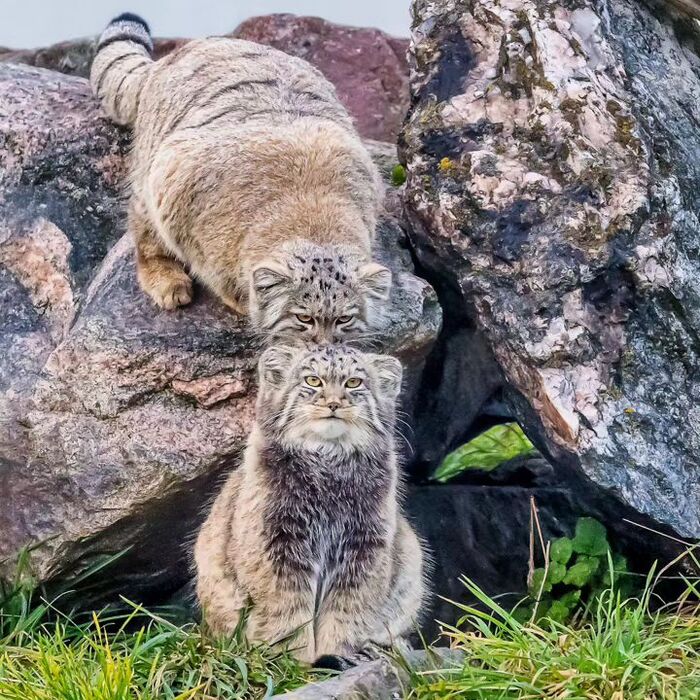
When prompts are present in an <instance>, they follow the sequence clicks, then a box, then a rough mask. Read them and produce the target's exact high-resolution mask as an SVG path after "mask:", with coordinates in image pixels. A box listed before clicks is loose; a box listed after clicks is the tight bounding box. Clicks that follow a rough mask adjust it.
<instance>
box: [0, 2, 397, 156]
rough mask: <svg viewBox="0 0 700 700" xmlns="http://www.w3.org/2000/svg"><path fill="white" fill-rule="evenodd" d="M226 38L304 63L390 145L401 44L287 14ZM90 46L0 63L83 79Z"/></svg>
mask: <svg viewBox="0 0 700 700" xmlns="http://www.w3.org/2000/svg"><path fill="white" fill-rule="evenodd" d="M222 29H223V28H222ZM228 36H232V37H235V38H239V39H247V40H248V41H256V42H258V43H260V44H268V45H270V46H274V47H275V48H276V49H280V50H281V51H284V52H286V53H288V54H291V55H293V56H299V57H300V58H304V59H306V60H307V61H309V62H310V63H311V64H312V65H314V66H316V67H317V68H318V69H319V70H320V71H321V72H322V73H323V74H324V75H325V76H326V77H327V78H328V79H329V80H330V81H331V82H332V83H333V84H334V85H335V86H336V89H337V91H338V97H339V98H340V100H341V102H342V103H343V104H344V105H345V107H346V108H347V110H348V111H349V112H350V114H351V115H352V116H353V118H354V120H355V123H356V125H357V128H358V130H359V132H360V134H361V135H362V136H363V137H365V138H368V139H376V140H379V141H391V142H395V140H396V136H397V134H398V132H399V128H400V126H401V122H402V121H403V118H404V115H405V113H406V109H407V108H408V60H407V57H406V51H407V49H408V40H407V39H400V38H397V37H393V36H390V35H388V34H386V33H384V32H382V31H380V30H378V29H369V28H362V27H345V26H343V25H340V24H333V23H332V22H327V21H326V20H323V19H321V18H319V17H297V16H296V15H290V14H275V15H263V16H260V17H253V18H251V19H249V20H246V21H245V22H243V23H242V24H241V25H240V26H239V27H237V28H236V29H235V30H234V31H233V32H232V33H231V34H229V35H228ZM186 42H187V39H156V40H155V42H154V46H155V56H156V57H157V58H159V57H161V56H164V55H166V54H168V53H170V52H171V51H173V50H174V49H176V48H178V47H179V46H182V44H184V43H186ZM95 45H96V42H95V38H94V37H90V38H85V39H75V40H73V41H63V42H60V43H58V44H54V45H53V46H49V47H46V48H41V49H36V50H12V49H3V48H0V62H12V63H25V64H28V65H32V66H37V67H39V68H49V69H51V70H57V71H61V72H62V73H67V74H69V75H78V76H82V77H83V78H85V77H87V76H88V74H89V72H90V65H91V63H92V59H93V57H94V55H95Z"/></svg>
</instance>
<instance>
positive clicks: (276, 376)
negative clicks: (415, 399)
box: [258, 345, 401, 450]
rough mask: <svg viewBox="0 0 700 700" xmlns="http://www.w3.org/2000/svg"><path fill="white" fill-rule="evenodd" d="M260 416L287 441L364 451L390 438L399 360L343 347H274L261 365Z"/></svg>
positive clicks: (399, 374) (293, 443)
mask: <svg viewBox="0 0 700 700" xmlns="http://www.w3.org/2000/svg"><path fill="white" fill-rule="evenodd" d="M259 380H260V390H259V394H258V419H259V421H260V423H261V425H262V426H263V429H264V430H267V431H270V432H271V433H273V434H274V435H275V436H276V437H277V438H278V439H280V440H283V441H284V442H286V443H287V444H288V445H292V446H298V447H305V448H319V447H331V446H334V447H340V448H346V449H359V450H367V449H371V448H372V447H373V446H376V445H377V443H378V442H383V441H382V440H381V438H386V437H388V436H391V435H392V433H393V429H394V420H395V418H394V415H395V409H396V399H397V397H398V395H399V391H400V389H401V363H400V362H399V361H398V360H397V359H396V358H394V357H390V356H388V355H375V354H370V353H362V352H359V351H357V350H355V349H353V348H350V347H347V346H345V345H325V346H321V347H314V348H302V347H299V346H296V347H292V346H274V347H271V348H268V349H267V350H266V351H265V352H264V353H263V354H262V356H261V358H260V363H259Z"/></svg>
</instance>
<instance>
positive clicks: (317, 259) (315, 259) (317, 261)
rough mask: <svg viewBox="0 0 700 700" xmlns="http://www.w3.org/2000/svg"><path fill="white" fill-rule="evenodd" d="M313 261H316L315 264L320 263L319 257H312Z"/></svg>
mask: <svg viewBox="0 0 700 700" xmlns="http://www.w3.org/2000/svg"><path fill="white" fill-rule="evenodd" d="M314 262H315V263H317V264H318V263H320V262H321V258H314ZM314 269H315V268H314Z"/></svg>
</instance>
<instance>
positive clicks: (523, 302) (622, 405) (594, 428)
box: [402, 0, 700, 537]
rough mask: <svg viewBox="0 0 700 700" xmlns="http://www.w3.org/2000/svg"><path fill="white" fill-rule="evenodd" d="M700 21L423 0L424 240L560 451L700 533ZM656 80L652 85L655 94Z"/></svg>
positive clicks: (534, 431)
mask: <svg viewBox="0 0 700 700" xmlns="http://www.w3.org/2000/svg"><path fill="white" fill-rule="evenodd" d="M699 38H700V37H699V35H698V30H697V27H696V26H695V25H694V24H691V23H688V22H685V21H680V20H677V19H676V18H669V17H667V16H666V15H664V14H663V10H657V12H656V14H653V13H652V12H651V11H650V10H649V9H648V8H647V7H646V6H645V5H644V4H643V3H641V2H638V1H637V0H609V1H608V2H606V3H603V4H600V3H597V2H592V1H591V0H562V1H561V2H557V3H550V2H547V1H545V0H522V1H521V2H517V3H512V2H505V1H501V0H477V1H476V2H469V3H467V2H463V1H461V0H430V1H428V0H415V2H414V5H413V43H412V48H411V56H412V58H411V67H412V75H411V89H412V100H413V101H412V108H411V112H410V115H409V118H408V121H407V123H406V126H405V130H404V132H403V138H402V157H403V159H404V160H405V162H406V164H407V168H408V183H407V187H406V192H405V201H406V205H407V209H408V211H409V213H410V219H411V222H412V224H413V226H412V228H413V234H412V242H413V243H414V246H415V249H416V253H417V257H418V259H419V261H420V262H421V264H422V266H423V268H424V270H426V272H427V276H428V278H429V279H439V280H441V281H442V283H444V284H445V285H448V286H449V287H450V289H451V290H453V292H454V295H453V297H452V301H451V303H450V304H449V305H448V306H447V307H446V309H445V312H446V316H447V317H450V316H451V315H452V314H454V313H461V314H466V315H468V316H469V317H470V318H472V319H473V320H474V321H475V323H476V325H477V326H478V328H479V330H480V332H481V333H482V334H483V336H484V337H485V339H486V341H487V344H488V346H489V347H490V348H491V350H492V352H493V354H494V355H495V357H496V359H497V361H498V363H499V365H500V367H501V369H502V370H503V373H504V376H505V377H506V379H507V382H508V386H509V396H508V398H509V400H510V403H511V404H512V405H513V406H514V409H515V412H516V415H517V416H518V418H519V419H520V420H521V422H522V423H523V425H524V426H525V427H526V429H527V431H528V433H529V434H530V435H531V436H532V437H533V438H534V439H535V440H536V442H537V443H538V445H539V446H540V447H541V448H542V449H544V450H545V451H546V453H547V454H548V455H549V456H550V457H551V458H552V459H553V461H554V462H555V463H557V464H559V465H561V466H562V468H567V469H570V470H571V471H572V472H575V473H578V474H585V475H586V476H587V478H588V479H589V480H590V481H589V482H588V483H589V488H592V482H594V483H595V484H598V485H599V486H601V487H603V488H604V489H606V490H609V491H610V492H611V493H614V494H615V495H616V496H617V497H619V499H621V501H622V502H623V503H625V504H627V505H628V506H631V507H632V508H634V509H635V510H636V511H639V512H640V513H643V514H647V515H648V516H651V517H652V518H653V519H655V520H656V521H657V522H658V523H663V524H666V525H669V526H672V527H673V528H674V529H675V531H676V532H677V533H680V534H682V535H685V536H690V537H699V536H700V370H699V368H700V234H699V233H698V231H699V230H700V222H699V221H698V214H699V213H700V127H699V126H698V121H697V118H696V116H695V114H696V112H697V104H698V99H699V98H700V59H699V58H698V55H697V46H698V45H699V44H698V39H699ZM650 86H651V87H650Z"/></svg>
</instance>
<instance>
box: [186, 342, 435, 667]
mask: <svg viewBox="0 0 700 700" xmlns="http://www.w3.org/2000/svg"><path fill="white" fill-rule="evenodd" d="M259 382H260V386H259V392H258V403H257V416H256V422H255V425H254V426H253V430H252V431H251V434H250V436H249V438H248V444H247V447H246V451H245V456H244V459H243V464H242V466H241V467H240V468H238V469H237V470H235V471H234V472H233V473H232V474H231V476H230V477H229V478H228V481H227V482H226V484H225V485H224V487H223V489H222V491H221V493H220V494H219V496H218V497H217V499H216V501H215V502H214V505H213V508H212V510H211V512H210V514H209V517H208V518H207V520H206V522H205V524H204V526H203V527H202V530H201V532H200V534H199V538H198V540H197V545H196V547H195V559H196V564H197V594H198V598H199V602H200V604H201V606H202V610H203V613H204V619H205V621H206V622H207V623H208V625H209V626H210V627H211V628H212V629H213V630H214V631H216V632H219V633H222V634H232V633H233V632H234V631H235V629H236V627H237V625H238V624H239V622H240V620H241V615H242V614H243V612H244V610H245V609H246V608H248V607H250V610H249V613H248V618H247V627H246V633H247V634H248V636H249V638H251V639H254V640H261V641H266V642H269V643H275V642H282V641H289V640H291V641H289V643H290V647H291V648H292V649H293V650H294V651H295V652H296V654H297V655H298V656H299V657H300V658H301V659H303V660H306V661H314V660H317V659H318V658H319V657H324V656H329V655H330V656H340V657H353V656H354V655H355V654H356V652H358V651H359V650H362V649H363V648H364V647H366V646H367V645H372V644H378V645H389V644H392V643H396V642H397V641H400V640H401V639H402V638H404V637H406V636H407V635H408V634H409V633H410V632H412V631H413V630H414V625H415V624H416V621H417V619H418V618H419V616H420V614H421V612H422V611H423V607H424V603H425V596H426V587H425V583H424V569H423V560H424V556H423V550H422V547H421V544H420V542H419V540H418V538H417V537H416V534H415V532H414V531H413V528H412V527H411V525H410V524H409V522H408V521H407V519H406V517H405V516H404V514H403V511H402V507H401V498H400V493H401V487H400V477H399V470H398V466H397V454H396V447H395V444H394V430H395V420H396V417H395V411H396V399H397V396H398V393H399V388H400V383H401V365H400V364H399V361H398V360H396V359H394V358H393V357H389V356H386V355H374V354H368V353H361V352H358V351H357V350H355V349H352V348H348V347H345V346H344V345H342V344H331V345H325V346H323V347H320V346H318V347H315V348H312V349H308V350H305V349H303V348H301V347H280V346H273V347H271V348H268V349H267V350H266V351H265V352H264V353H263V355H262V357H261V358H260V363H259ZM295 635H296V636H295ZM292 638H293V639H292Z"/></svg>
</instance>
